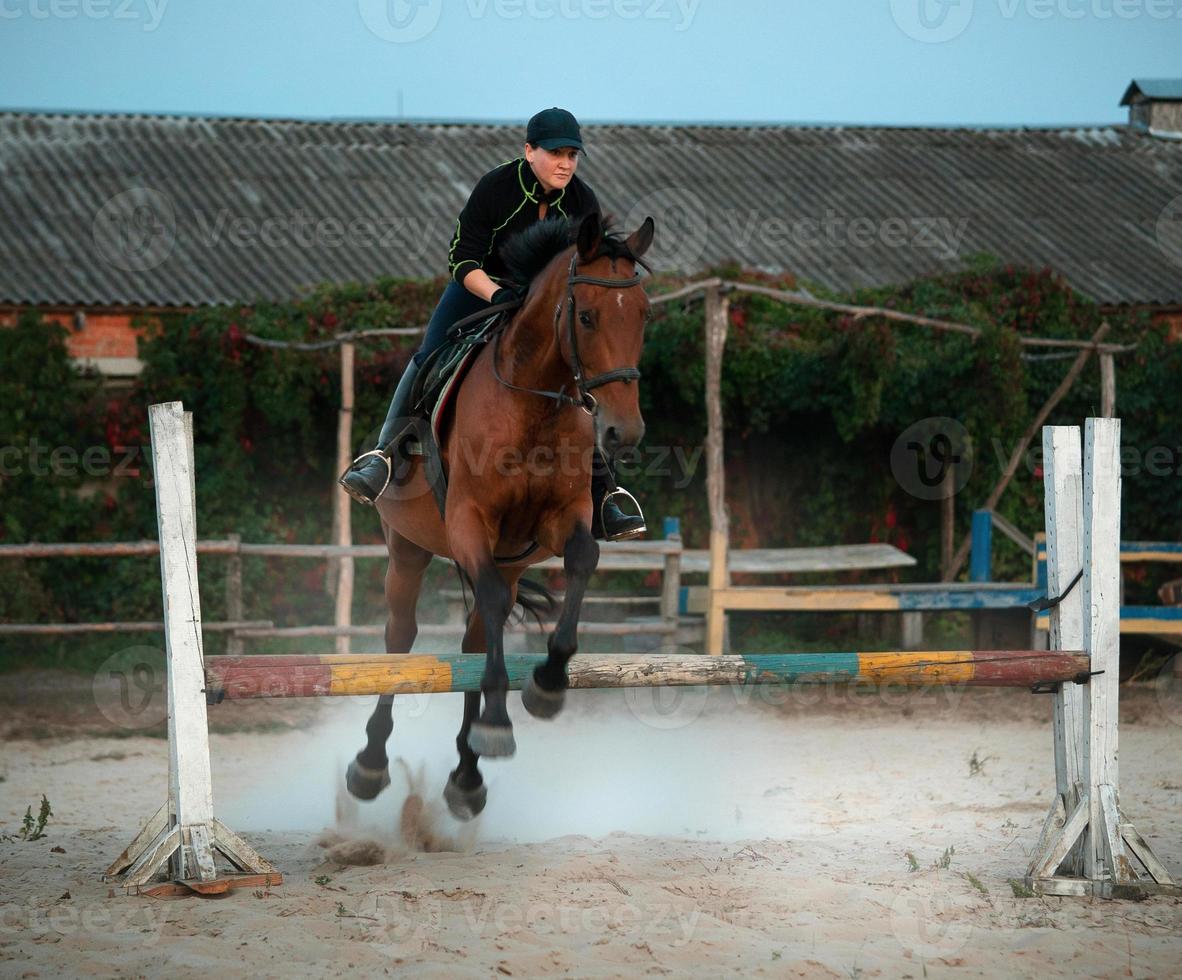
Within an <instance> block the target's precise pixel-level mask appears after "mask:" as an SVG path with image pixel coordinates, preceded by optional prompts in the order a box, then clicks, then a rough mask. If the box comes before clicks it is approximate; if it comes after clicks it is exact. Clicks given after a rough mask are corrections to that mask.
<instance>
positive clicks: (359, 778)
mask: <svg viewBox="0 0 1182 980" xmlns="http://www.w3.org/2000/svg"><path fill="white" fill-rule="evenodd" d="M389 785H390V769H389V767H387V768H385V769H370V768H369V767H367V766H363V765H362V764H361V763H360V762H358V761H357V760H356V759H354V760H353V761H352V762H350V763H349V768H348V769H347V770H346V771H345V786H346V787H348V790H349V793H350V794H351V795H353V796H355V797H356V798H357V799H359V800H372V799H373V798H374V797H376V796H377V795H378V794H379V793H380V792H381V791H382V790H384V789H385V788H386V787H387V786H389Z"/></svg>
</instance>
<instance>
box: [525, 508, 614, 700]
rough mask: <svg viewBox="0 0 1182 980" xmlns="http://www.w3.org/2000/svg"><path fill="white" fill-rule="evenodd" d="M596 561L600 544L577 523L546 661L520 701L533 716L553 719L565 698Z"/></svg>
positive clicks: (569, 543) (566, 554) (564, 560)
mask: <svg viewBox="0 0 1182 980" xmlns="http://www.w3.org/2000/svg"><path fill="white" fill-rule="evenodd" d="M598 564H599V545H598V544H596V542H595V538H594V537H592V536H591V531H590V530H589V529H588V528H587V527H586V525H584V524H576V525H575V529H574V532H573V533H572V534H571V536H570V537H569V538H568V539H567V541H566V546H565V547H564V548H563V553H562V565H563V571H564V572H565V573H566V594H565V596H564V597H563V600H562V611H561V612H560V613H559V614H558V622H557V624H556V625H555V627H554V632H553V633H551V634H550V639H549V640H548V641H547V643H546V653H547V656H546V662H545V663H543V664H539V665H538V666H537V667H536V668H534V670H533V672H532V673H531V674H530V675H529V678H528V679H527V680H526V682H525V686H524V687H523V688H522V691H521V704H522V706H523V707H524V708H525V710H526V711H528V712H529V713H530V714H531V715H533V716H534V717H535V718H553V717H554V716H555V715H557V714H558V712H560V711H561V710H562V704H563V701H564V700H565V699H566V688H567V684H568V681H567V676H566V665H567V664H568V663H569V662H570V658H571V657H573V656H574V655H575V650H576V649H577V648H578V626H579V611H580V610H581V609H582V606H583V594H584V593H585V592H586V591H587V582H588V580H589V579H590V578H591V573H592V572H594V571H595V567H596V566H597V565H598Z"/></svg>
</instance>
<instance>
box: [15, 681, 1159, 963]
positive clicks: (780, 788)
mask: <svg viewBox="0 0 1182 980" xmlns="http://www.w3.org/2000/svg"><path fill="white" fill-rule="evenodd" d="M0 687H2V688H3V692H2V694H0V731H2V732H3V734H4V743H3V744H4V749H3V759H2V760H0V776H2V777H3V781H2V782H0V798H2V803H0V832H3V833H6V834H12V833H13V832H14V831H16V830H17V829H18V827H19V824H20V818H21V817H22V816H23V814H24V812H25V808H26V807H27V806H29V805H30V804H33V809H34V812H36V804H37V803H38V801H39V800H40V798H41V795H42V794H45V795H46V796H47V797H48V798H49V800H50V802H51V804H52V806H53V811H54V816H53V819H52V820H51V822H50V824H49V827H48V834H47V836H46V837H44V838H43V839H41V840H38V841H35V842H28V841H23V840H19V839H11V838H9V839H6V840H4V841H3V842H2V843H0V853H2V854H3V862H2V865H0V896H2V897H0V975H2V976H4V977H51V976H120V977H136V976H147V977H153V976H163V975H167V976H169V977H189V976H203V977H208V976H240V975H251V976H258V977H285V978H286V977H293V976H317V977H319V976H354V975H394V974H395V973H401V974H406V975H411V976H432V977H448V978H451V977H489V976H516V977H529V976H538V975H559V976H577V977H615V976H619V977H633V976H637V975H673V976H701V977H715V976H720V975H733V974H742V975H751V976H769V977H789V976H804V977H843V978H849V977H878V976H882V977H917V978H918V977H938V976H1039V977H1044V976H1078V975H1083V976H1103V977H1163V976H1169V975H1171V974H1172V975H1179V974H1180V973H1182V901H1179V900H1176V899H1172V898H1161V897H1159V898H1153V899H1150V900H1148V901H1145V902H1141V903H1131V902H1099V901H1089V900H1068V899H1054V898H1052V899H1041V898H1028V897H1027V898H1023V897H1016V896H1015V894H1014V891H1013V889H1012V888H1011V886H1010V884H1009V880H1010V879H1011V878H1015V877H1020V876H1021V874H1022V872H1023V871H1024V869H1025V865H1026V860H1027V855H1028V853H1029V851H1030V849H1031V848H1032V846H1033V844H1034V841H1035V838H1036V836H1037V833H1038V829H1039V826H1040V824H1041V822H1042V819H1043V815H1044V813H1045V811H1046V809H1047V806H1048V803H1049V800H1050V789H1051V787H1052V784H1053V768H1052V762H1051V748H1050V730H1049V721H1048V719H1049V713H1050V707H1051V702H1050V699H1049V698H1047V697H1036V696H1031V695H1027V694H1024V693H1022V692H1009V691H1000V692H990V691H984V692H981V691H978V692H963V691H954V690H941V691H936V692H931V693H928V694H926V695H924V694H920V693H917V692H910V693H898V692H896V693H894V694H890V693H872V694H868V695H866V694H862V695H858V694H854V693H853V692H850V691H843V690H840V689H834V690H826V689H819V688H813V689H798V690H797V691H796V692H786V691H782V690H781V691H775V692H772V693H771V694H770V695H769V696H768V697H766V698H764V699H762V700H761V699H760V698H759V697H758V696H756V695H751V694H750V693H748V694H746V695H745V694H743V693H742V692H734V691H730V690H726V689H717V690H714V691H711V692H710V693H709V695H708V696H707V694H706V692H705V691H704V690H701V689H687V690H684V691H681V692H663V693H662V692H653V691H639V692H620V691H594V692H579V693H576V694H574V695H572V696H571V698H570V701H569V707H568V710H567V712H566V713H564V715H563V716H562V717H561V718H559V719H558V720H557V721H555V722H553V723H550V724H544V723H541V722H536V721H534V720H533V719H531V718H529V717H528V716H526V715H525V712H524V711H523V710H522V709H521V707H520V703H519V702H516V696H514V701H513V702H511V704H510V710H511V711H514V719H515V723H516V731H517V742H518V752H517V756H516V758H514V759H512V760H509V761H499V762H485V763H483V766H482V768H483V771H484V774H485V778H486V781H487V782H488V784H489V805H488V809H487V810H486V812H485V813H484V814H483V815H482V817H481V818H479V819H478V820H477V821H474V822H473V823H472V824H470V825H466V826H465V825H460V824H457V823H456V822H454V821H453V820H451V818H450V817H449V816H447V815H446V813H445V809H444V807H443V804H442V802H440V801H439V793H440V790H441V789H442V786H443V781H444V779H445V778H446V773H447V770H448V769H449V768H450V767H451V766H452V765H454V755H455V752H454V745H453V740H454V737H455V731H456V728H457V727H458V723H459V715H460V704H459V696H458V695H435V696H431V697H407V698H400V699H399V701H398V703H397V705H396V715H395V724H396V727H395V734H394V738H393V740H392V743H391V744H392V752H391V754H392V756H393V755H400V756H401V757H402V758H403V759H405V760H406V762H407V764H408V766H407V767H406V768H407V769H409V771H410V773H409V774H410V779H409V781H408V778H407V772H406V771H405V770H404V768H403V767H400V766H396V767H395V768H394V782H393V785H392V786H391V787H390V789H388V790H387V792H386V794H385V795H384V797H383V798H381V799H380V800H379V801H377V802H375V803H372V804H364V805H355V804H351V803H350V802H348V801H346V800H344V799H343V798H342V796H341V793H340V787H341V774H342V772H343V767H344V764H345V762H346V761H347V760H348V759H349V758H350V757H351V755H352V753H353V752H355V751H356V749H357V748H358V747H359V746H360V744H361V742H362V737H363V736H362V732H363V728H364V722H365V718H366V717H367V716H368V713H369V711H370V708H371V705H370V703H369V700H368V699H365V700H343V699H342V700H340V701H328V700H322V701H309V702H286V703H280V702H270V703H266V702H251V703H238V704H229V705H222V706H219V707H216V708H213V709H211V719H212V721H213V722H214V727H215V732H216V733H215V734H214V736H213V738H212V757H213V771H214V800H215V808H216V811H217V813H218V815H219V816H220V817H221V818H222V819H223V820H224V821H225V822H226V823H228V824H229V825H230V826H231V827H233V828H235V829H236V830H238V831H240V832H241V833H243V835H244V836H245V837H246V838H247V839H248V840H249V841H250V842H251V843H252V844H254V845H255V846H256V847H257V848H258V850H259V851H260V852H261V853H263V854H264V855H266V856H267V857H269V858H270V859H271V860H272V861H273V862H274V863H275V864H277V865H278V866H279V868H280V870H281V871H282V872H283V873H284V875H285V877H286V881H285V883H284V884H283V885H282V886H281V887H277V888H275V889H273V890H271V891H268V892H265V893H264V892H262V891H257V892H248V891H243V892H237V893H231V894H230V895H228V896H225V897H221V898H214V899H192V898H190V899H149V898H144V897H126V896H124V895H123V893H122V891H121V890H120V889H116V888H112V887H111V886H110V885H107V884H104V883H103V882H102V881H101V880H100V878H99V872H100V871H101V870H102V869H103V868H104V867H105V866H106V865H107V863H109V862H110V861H111V860H112V859H113V858H114V857H115V856H116V855H117V854H118V853H119V851H120V850H122V848H123V847H124V846H125V845H126V844H127V843H128V842H129V841H130V839H131V837H132V836H133V834H134V833H135V832H136V830H138V827H139V824H140V823H141V822H142V821H143V820H144V819H145V818H146V817H148V816H149V815H150V814H151V812H152V811H154V810H155V809H156V807H157V806H158V805H159V804H160V802H161V801H162V800H163V799H164V795H165V790H166V779H167V775H166V774H167V745H166V743H165V742H164V741H163V740H162V739H160V738H159V737H151V736H148V735H145V734H142V733H141V734H136V733H130V734H129V729H130V727H131V725H132V724H133V723H134V724H136V725H142V724H143V723H144V722H150V723H151V725H150V726H149V728H153V729H155V728H158V723H159V721H160V717H161V715H160V712H159V706H160V702H159V699H158V698H157V699H156V700H155V701H153V702H152V703H151V704H150V705H149V706H148V707H147V709H144V710H140V709H142V708H143V705H137V704H136V703H135V699H134V698H131V699H130V700H129V699H128V698H127V697H124V698H123V699H122V701H120V699H119V698H118V697H117V696H113V695H112V694H111V692H110V691H109V690H103V691H98V692H97V694H96V693H92V692H91V691H90V690H89V689H88V687H87V686H86V685H83V687H82V688H81V689H79V686H78V683H77V682H76V681H69V680H68V679H63V678H61V677H56V676H53V675H43V674H25V675H19V674H18V675H12V674H9V675H5V676H4V678H3V680H2V681H0ZM1122 697H1123V699H1124V700H1123V703H1122V730H1121V748H1120V758H1121V779H1122V804H1123V805H1124V807H1125V809H1126V811H1127V812H1128V813H1129V814H1130V816H1131V817H1132V818H1133V819H1134V820H1135V821H1136V824H1137V826H1138V828H1139V829H1140V830H1141V831H1142V832H1143V833H1144V834H1145V835H1146V836H1147V837H1149V839H1150V840H1151V841H1152V842H1153V843H1154V845H1155V847H1156V848H1157V851H1158V854H1159V856H1160V857H1161V858H1162V859H1163V860H1164V861H1165V862H1166V864H1167V865H1168V866H1169V867H1171V868H1172V869H1173V870H1174V871H1175V872H1176V873H1177V872H1182V807H1180V805H1179V804H1180V803H1182V752H1180V751H1179V749H1182V694H1180V693H1179V692H1178V691H1177V690H1159V689H1155V688H1152V687H1148V686H1142V687H1135V688H1132V689H1129V690H1127V691H1125V692H1122ZM769 702H770V703H769ZM129 705H130V707H129ZM514 707H515V709H516V710H514ZM132 715H134V716H135V718H134V722H133V720H132ZM80 732H81V733H84V734H82V735H81V736H80V735H79V733H80ZM415 794H421V797H420V796H416V795H415ZM408 799H409V803H408Z"/></svg>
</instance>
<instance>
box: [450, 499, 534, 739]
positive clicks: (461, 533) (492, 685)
mask: <svg viewBox="0 0 1182 980" xmlns="http://www.w3.org/2000/svg"><path fill="white" fill-rule="evenodd" d="M445 523H446V525H447V536H448V543H449V545H450V546H451V549H452V554H453V555H454V556H455V558H456V561H457V562H458V563H459V565H460V568H462V569H463V570H464V572H465V574H467V576H468V578H469V579H470V580H471V582H472V588H473V590H474V591H475V593H476V612H477V615H479V616H480V619H481V621H482V622H483V624H484V637H485V642H486V653H485V659H484V676H483V677H482V678H481V680H480V693H481V694H482V695H483V696H484V710H483V711H482V712H481V713H480V717H479V718H478V719H477V720H476V721H474V722H472V724H471V728H470V730H469V732H468V744H469V746H471V748H472V751H473V752H475V753H476V754H477V755H483V756H486V757H488V758H498V757H500V758H504V757H507V756H511V755H512V754H513V753H514V752H516V751H517V744H516V742H514V740H513V723H512V722H511V721H510V720H509V709H508V706H507V705H506V703H505V702H506V700H507V698H508V694H509V674H508V672H507V671H506V670H505V621H506V620H507V619H508V618H509V610H510V609H511V608H512V605H513V587H512V585H511V584H510V583H509V582H506V581H505V578H504V576H503V575H502V574H501V571H500V569H498V568H497V566H496V562H495V561H494V560H493V552H492V543H491V540H490V534H489V530H488V525H487V524H486V522H485V518H484V515H483V514H482V513H481V512H480V510H479V509H478V508H477V507H475V506H473V505H470V504H468V505H465V504H461V505H458V506H456V507H455V509H454V510H452V509H451V508H449V510H448V514H447V519H446V521H445Z"/></svg>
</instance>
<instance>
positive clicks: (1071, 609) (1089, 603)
mask: <svg viewBox="0 0 1182 980" xmlns="http://www.w3.org/2000/svg"><path fill="white" fill-rule="evenodd" d="M149 417H150V420H151V431H152V455H153V463H154V467H155V481H156V513H157V521H158V524H159V531H160V568H161V582H162V585H163V590H164V622H165V648H166V653H167V659H168V671H167V682H168V742H169V793H168V801H167V802H166V803H165V804H164V805H163V806H161V807H160V809H159V810H158V811H157V812H156V814H155V815H154V816H153V817H152V818H151V820H149V821H148V823H147V825H146V826H145V827H144V828H143V830H141V831H140V833H139V835H138V836H137V837H136V838H135V840H134V841H133V842H132V844H131V845H130V846H129V847H128V848H127V850H126V851H124V853H123V854H122V855H120V857H119V858H118V859H117V860H116V861H115V862H114V864H112V865H111V867H110V868H108V869H107V874H106V876H107V877H108V878H109V879H112V878H113V879H117V880H119V881H121V882H122V883H123V884H124V885H125V886H127V888H128V890H131V891H136V890H140V889H141V888H142V887H143V886H144V885H146V884H147V883H148V882H150V881H151V880H152V879H153V878H154V877H155V876H156V875H157V874H158V873H159V872H160V871H162V870H163V869H164V867H165V865H166V864H167V865H169V870H170V876H171V877H172V879H173V880H174V881H176V882H183V883H184V884H185V885H186V886H187V887H189V888H191V889H193V890H195V891H222V890H224V889H225V888H226V887H231V886H232V885H233V884H234V883H243V882H249V883H253V882H254V881H262V882H271V883H279V882H281V881H282V877H281V876H280V875H279V873H278V872H277V871H276V870H275V868H274V867H273V866H272V865H271V864H270V863H268V862H267V861H266V860H264V859H263V858H262V857H260V856H259V855H258V854H257V853H255V851H254V850H253V849H252V848H251V847H250V846H249V845H247V844H246V843H245V842H244V841H242V840H241V839H240V838H239V837H238V836H237V835H235V834H234V833H233V832H232V831H230V830H229V829H228V828H227V827H226V826H225V825H224V824H222V823H221V822H220V821H219V820H218V819H217V818H216V817H215V816H214V815H213V793H212V785H211V779H210V763H209V729H208V724H207V715H206V699H205V690H204V688H205V669H204V662H203V658H202V645H201V608H200V599H199V595H198V588H197V554H196V548H195V543H196V540H197V534H196V517H195V514H196V507H195V492H194V465H193V431H192V418H191V416H190V415H189V414H188V413H186V412H184V410H183V407H182V406H181V404H180V402H170V403H167V404H164V405H153V406H151V409H150V412H149ZM1043 445H1044V468H1045V487H1046V523H1047V551H1048V574H1049V592H1050V594H1051V595H1056V596H1061V595H1063V594H1064V591H1065V590H1066V589H1067V588H1068V586H1069V584H1070V583H1071V582H1072V581H1073V580H1074V579H1075V577H1076V575H1077V573H1079V574H1082V587H1080V586H1077V587H1076V588H1074V589H1071V590H1070V591H1067V594H1066V596H1065V597H1064V598H1063V599H1062V601H1061V602H1060V603H1059V604H1058V605H1056V606H1055V607H1054V608H1053V609H1052V610H1051V633H1052V644H1051V645H1052V647H1054V648H1055V649H1058V650H1063V649H1080V648H1081V647H1082V648H1083V649H1084V650H1085V651H1086V652H1087V653H1088V655H1089V658H1090V665H1091V672H1092V675H1093V676H1092V678H1091V681H1090V682H1089V683H1088V684H1087V685H1086V690H1085V689H1084V688H1083V687H1080V686H1078V685H1076V684H1061V685H1059V687H1058V690H1057V691H1056V693H1055V707H1054V723H1053V728H1054V753H1055V774H1056V791H1055V802H1054V804H1053V805H1052V808H1051V812H1050V813H1049V814H1048V816H1047V819H1046V822H1045V824H1044V826H1043V830H1042V834H1041V835H1040V838H1039V841H1038V845H1037V847H1036V849H1035V852H1034V859H1033V861H1032V863H1031V865H1030V869H1029V871H1028V873H1027V877H1026V881H1027V884H1028V885H1029V886H1030V887H1031V888H1032V889H1034V890H1036V891H1039V892H1042V893H1045V894H1052V895H1096V896H1100V897H1125V896H1131V895H1134V894H1140V893H1147V892H1170V893H1173V894H1177V893H1178V892H1179V889H1178V887H1177V886H1176V885H1175V884H1174V882H1173V880H1172V879H1171V878H1170V876H1169V874H1168V872H1167V871H1166V869H1165V867H1164V866H1163V865H1162V863H1161V862H1160V861H1159V860H1158V859H1157V857H1156V856H1155V855H1154V853H1153V851H1152V849H1151V848H1150V846H1149V844H1148V843H1147V842H1146V841H1145V839H1144V838H1143V837H1142V836H1141V835H1140V834H1139V833H1137V831H1136V829H1135V828H1134V827H1133V825H1132V824H1131V823H1129V822H1128V821H1127V820H1126V819H1125V817H1124V815H1123V813H1122V812H1121V810H1120V802H1119V795H1118V792H1117V786H1118V770H1117V704H1118V694H1119V639H1120V634H1119V600H1120V596H1119V568H1120V422H1119V420H1117V419H1088V421H1087V428H1086V444H1085V454H1084V459H1085V460H1086V463H1085V465H1084V466H1083V467H1082V469H1083V472H1082V474H1081V472H1080V470H1081V465H1080V433H1079V428H1078V427H1074V426H1071V427H1048V428H1046V429H1044V430H1043ZM1081 569H1082V572H1081ZM215 852H217V853H221V854H222V855H223V857H225V858H226V859H227V860H228V861H229V862H230V863H231V864H232V865H234V867H235V868H237V869H238V870H239V871H240V872H242V873H243V874H241V875H238V876H221V877H219V875H218V872H217V869H216V868H215V865H214V855H215ZM1130 854H1131V855H1132V856H1133V857H1135V858H1136V859H1137V861H1139V862H1140V865H1141V867H1142V868H1143V869H1144V874H1143V875H1142V874H1139V873H1138V871H1137V870H1136V869H1135V868H1134V865H1133V862H1132V861H1131V860H1130ZM235 879H237V882H235Z"/></svg>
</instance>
